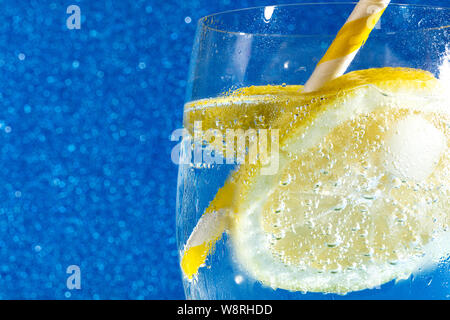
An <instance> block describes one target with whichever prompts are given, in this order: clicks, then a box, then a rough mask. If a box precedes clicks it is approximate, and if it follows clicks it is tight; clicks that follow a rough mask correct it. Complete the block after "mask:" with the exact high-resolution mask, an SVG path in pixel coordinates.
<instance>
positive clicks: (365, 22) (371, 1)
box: [303, 0, 390, 92]
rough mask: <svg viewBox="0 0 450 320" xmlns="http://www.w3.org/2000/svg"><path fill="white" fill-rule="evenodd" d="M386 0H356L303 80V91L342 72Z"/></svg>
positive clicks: (379, 15)
mask: <svg viewBox="0 0 450 320" xmlns="http://www.w3.org/2000/svg"><path fill="white" fill-rule="evenodd" d="M389 2H390V0H360V1H359V2H358V4H357V5H356V7H355V9H354V10H353V12H352V13H351V14H350V16H349V17H348V19H347V21H346V22H345V24H344V26H343V27H342V28H341V30H340V31H339V32H338V34H337V36H336V38H335V39H334V41H333V42H332V43H331V45H330V47H329V48H328V50H327V52H326V53H325V55H324V56H323V58H322V59H321V60H320V61H319V63H318V64H317V66H316V68H315V69H314V72H313V73H312V75H311V77H310V78H309V80H308V81H307V82H306V84H305V87H304V89H303V91H304V92H311V91H315V90H318V89H320V88H321V87H322V86H323V85H324V84H325V83H326V82H328V81H330V80H333V79H336V78H338V77H340V76H342V75H343V74H344V73H345V71H346V70H347V68H348V66H349V65H350V63H351V62H352V61H353V59H354V58H355V56H356V54H357V53H358V51H359V49H360V48H361V47H362V46H363V45H364V43H365V42H366V40H367V38H368V37H369V35H370V32H371V31H372V30H373V28H374V27H375V26H376V24H377V23H378V21H379V20H380V18H381V15H382V14H383V12H384V10H386V7H387V6H388V4H389Z"/></svg>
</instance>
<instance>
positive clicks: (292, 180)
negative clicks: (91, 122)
mask: <svg viewBox="0 0 450 320" xmlns="http://www.w3.org/2000/svg"><path fill="white" fill-rule="evenodd" d="M255 90H256V91H257V92H258V94H257V95H256V96H255V95H252V94H253V93H254V92H255ZM277 90H279V91H283V89H277ZM279 91H278V92H277V91H275V92H273V90H272V92H271V91H268V89H267V90H266V91H265V89H264V88H259V89H251V90H250V89H247V91H246V90H242V91H241V92H240V93H235V94H231V95H230V96H228V97H222V98H218V99H222V100H223V101H221V102H220V104H221V106H222V107H219V105H217V104H218V100H217V99H216V100H211V101H209V102H207V103H206V102H205V101H203V102H202V103H200V104H199V107H198V108H197V109H196V108H193V107H192V105H191V106H190V108H188V109H187V112H188V114H189V112H190V114H189V115H190V117H189V116H187V117H186V119H188V122H189V121H190V120H189V119H194V118H195V119H197V120H202V117H201V114H202V113H201V112H200V111H199V110H200V109H202V106H203V107H205V106H209V108H210V110H209V111H211V112H208V110H205V112H204V113H203V114H205V115H208V116H207V121H206V123H207V126H208V127H214V126H220V125H221V126H222V128H223V126H225V127H226V128H238V127H234V125H235V124H239V125H242V124H243V123H244V124H246V125H247V126H250V125H251V121H249V120H248V119H247V118H245V120H244V119H243V117H244V115H243V114H242V113H239V112H238V110H239V109H238V107H237V106H238V103H237V102H236V101H246V102H245V104H246V108H247V109H250V110H253V111H254V114H255V115H256V114H257V115H258V117H262V119H263V120H262V121H261V122H260V123H259V126H260V128H277V129H280V132H281V137H280V150H279V170H278V172H277V173H276V174H274V175H270V176H268V175H262V174H260V170H261V166H260V165H241V167H240V168H239V169H238V171H237V172H235V173H234V174H233V175H232V176H231V177H230V178H229V180H228V181H227V182H226V183H225V186H224V187H223V188H222V189H221V190H220V191H219V192H218V194H217V195H216V198H215V199H214V200H213V201H212V202H211V205H210V207H209V208H208V209H207V210H206V212H205V214H204V216H203V217H202V219H201V221H200V223H199V225H198V226H197V228H196V230H194V232H193V234H192V235H191V239H195V241H193V240H192V241H191V243H194V242H195V244H196V245H195V246H193V245H192V244H191V245H188V246H187V247H186V250H185V251H184V254H183V256H182V269H183V271H184V273H185V275H186V276H187V277H188V278H193V277H194V275H195V274H196V272H197V270H198V268H199V267H200V266H202V265H203V264H204V263H205V260H206V257H207V255H208V254H209V253H210V250H211V248H212V247H213V245H214V242H215V241H216V240H217V239H219V238H220V234H221V233H222V231H223V229H225V228H226V229H227V230H228V232H229V233H230V235H231V241H232V244H233V248H234V254H235V256H236V259H237V261H238V263H239V264H240V266H241V267H242V268H243V269H244V270H246V271H247V272H248V273H249V274H250V275H251V276H252V277H254V278H255V279H257V280H258V281H260V282H261V283H263V284H264V285H267V286H270V287H272V288H282V289H287V290H292V291H303V292H323V293H339V294H345V293H348V292H351V291H357V290H362V289H366V288H373V287H375V286H379V285H381V284H383V283H386V282H388V281H390V280H393V279H397V280H398V279H404V278H407V277H409V276H410V275H411V273H413V272H416V271H418V270H421V269H424V268H427V267H428V266H430V265H432V264H434V263H436V261H438V260H439V259H441V258H443V257H446V256H448V255H449V253H450V235H449V231H448V227H449V224H450V212H449V211H450V203H449V202H450V200H449V199H450V150H449V144H450V105H449V99H448V94H447V93H445V92H444V91H443V90H442V88H441V86H440V83H439V81H438V80H437V79H435V78H434V77H433V76H432V75H431V74H430V73H428V72H425V71H421V70H414V69H405V68H383V69H368V70H362V71H356V72H352V73H349V74H346V75H344V76H342V77H340V78H338V79H336V80H333V81H331V82H329V83H328V84H327V85H325V86H324V87H323V88H322V89H321V90H320V91H318V92H313V93H308V94H302V93H301V88H300V87H295V88H290V87H289V86H288V87H286V89H285V92H284V93H280V92H279ZM264 92H269V93H268V94H267V95H264V94H263V93H264ZM255 97H259V98H255ZM227 99H228V102H227ZM249 101H253V102H249ZM257 101H260V102H257ZM269 101H272V102H269ZM241 103H242V102H241ZM215 104H216V106H215ZM211 106H213V107H211ZM262 106H264V107H262ZM189 110H190V111H189ZM193 110H196V111H195V112H194V111H193ZM215 110H217V111H215ZM219 110H222V112H221V113H219ZM276 110H278V111H276ZM279 110H282V112H279ZM227 111H229V112H228V113H227ZM199 112H200V113H199ZM214 114H217V115H220V117H221V118H222V119H226V121H222V122H221V121H218V122H213V121H211V120H210V119H212V117H213V115H214ZM232 118H235V119H236V121H231V119H232ZM219 213H220V214H219ZM214 216H220V217H225V216H226V217H227V222H226V223H222V222H223V221H224V220H220V221H221V224H220V225H221V227H217V226H218V224H217V223H210V224H208V223H207V221H214V220H215V219H213V218H212V217H214ZM207 217H208V218H207ZM202 221H203V222H202ZM205 221H206V222H205ZM200 229H202V230H200ZM205 230H214V232H212V233H211V232H209V233H208V232H206V231H205ZM208 234H209V235H208ZM203 235H204V236H203ZM192 248H195V249H192ZM194 253H195V254H194Z"/></svg>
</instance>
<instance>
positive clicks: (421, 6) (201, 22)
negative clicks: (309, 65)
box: [197, 1, 450, 38]
mask: <svg viewBox="0 0 450 320" xmlns="http://www.w3.org/2000/svg"><path fill="white" fill-rule="evenodd" d="M357 3H358V2H357V1H356V2H355V1H343V2H305V3H288V4H278V5H276V4H275V5H266V6H255V7H248V8H239V9H233V10H226V11H220V12H216V13H212V14H209V15H206V16H204V17H202V18H200V19H199V20H198V21H197V25H199V26H202V27H205V28H206V29H208V30H210V31H212V32H218V33H223V34H230V35H239V36H259V37H287V38H303V37H305V38H306V37H318V36H322V37H334V36H336V34H301V33H299V34H277V33H250V32H239V31H229V30H221V29H217V28H213V27H211V26H209V25H208V24H207V23H206V22H207V20H208V19H210V18H215V17H219V16H222V15H227V14H233V13H240V12H245V11H252V10H262V9H264V8H267V7H274V8H280V7H303V6H304V7H319V6H326V5H329V6H343V5H356V4H357ZM389 7H396V8H401V7H407V8H414V9H429V10H439V11H445V12H450V7H443V6H433V5H424V4H403V3H390V4H389ZM449 28H450V21H449V25H442V26H436V27H430V28H418V29H415V30H410V31H405V30H402V31H395V32H389V33H386V34H389V35H395V34H397V33H402V34H404V33H410V32H418V31H429V30H439V29H449Z"/></svg>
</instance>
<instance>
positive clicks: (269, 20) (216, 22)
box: [176, 3, 450, 299]
mask: <svg viewBox="0 0 450 320" xmlns="http://www.w3.org/2000/svg"><path fill="white" fill-rule="evenodd" d="M354 6H355V3H333V4H331V3H327V4H295V5H280V6H266V7H257V8H250V9H242V10H235V11H228V12H223V13H218V14H213V15H210V16H207V17H204V18H202V19H200V20H199V22H198V26H197V32H196V36H195V41H194V45H193V52H192V56H191V64H190V71H189V78H188V85H187V96H186V105H185V123H186V122H187V121H188V119H187V118H188V113H189V112H192V108H194V107H193V106H195V108H197V111H198V112H201V114H202V117H204V118H207V117H208V113H209V112H212V111H211V110H212V109H211V110H210V108H208V107H207V106H206V105H207V103H206V104H202V103H201V101H208V99H214V98H217V97H226V96H227V93H229V92H231V91H233V90H236V89H239V88H246V87H251V86H266V85H272V86H281V87H286V86H296V85H302V84H304V83H305V82H306V81H307V80H308V78H309V76H310V75H311V74H312V72H313V70H314V68H315V66H316V65H317V63H318V62H319V60H320V59H321V57H322V56H323V55H324V53H325V51H326V50H327V48H328V47H329V46H330V44H331V42H332V41H333V39H334V38H335V36H336V34H337V32H338V31H339V29H340V27H341V26H342V25H344V23H345V21H346V19H347V17H348V16H349V14H350V12H351V11H352V9H353V8H354ZM449 18H450V10H449V9H447V8H438V7H429V6H420V5H400V4H391V5H389V7H388V8H387V9H386V11H385V13H384V14H383V16H382V18H381V20H380V21H379V22H378V24H377V25H376V26H375V28H374V30H373V31H372V33H371V35H370V37H369V39H368V40H367V42H366V43H365V44H364V46H363V47H362V48H361V50H360V51H359V53H358V54H357V55H356V57H355V59H354V60H353V62H352V63H351V65H350V68H349V69H348V70H347V72H351V71H354V70H361V69H368V68H382V67H408V68H417V69H422V70H426V71H429V72H431V73H432V74H433V75H434V76H435V77H437V78H440V79H441V80H442V81H443V82H445V83H447V84H448V79H449V77H450V67H449V65H450V64H449V62H448V59H449V39H450V29H449V28H448V25H449V24H450V19H449ZM446 79H447V80H446ZM447 92H448V91H447ZM449 99H450V96H447V101H448V100H449ZM202 105H203V106H204V107H202ZM215 107H216V108H215V109H214V110H215V111H214V112H215V113H212V114H211V117H212V118H213V119H212V121H214V117H216V116H217V108H218V107H219V108H220V104H219V103H216V105H215ZM272 107H273V106H272ZM280 108H281V106H280ZM223 109H224V112H227V110H226V109H227V106H226V105H223ZM245 112H247V109H245V108H243V109H242V113H245ZM248 117H255V115H254V114H249V115H248ZM251 120H252V121H250V122H254V123H257V122H258V121H259V120H260V119H259V118H258V119H257V118H255V119H251ZM202 147H203V148H205V147H206V146H205V145H204V144H202ZM186 148H189V147H186ZM192 148H195V147H192ZM184 151H185V152H186V150H184ZM187 151H188V152H190V151H192V150H187ZM238 167H239V164H212V165H211V164H198V163H197V164H193V163H184V164H180V165H179V176H178V187H177V205H176V207H177V212H176V224H177V241H178V249H179V252H180V257H181V256H182V255H183V252H184V250H185V245H186V243H187V241H188V239H189V237H190V235H191V233H192V232H193V230H194V228H195V227H196V225H197V223H198V221H199V219H200V218H201V216H202V215H203V213H204V212H205V210H206V208H208V206H209V205H210V203H211V201H212V200H213V199H214V197H215V196H216V193H217V192H218V190H219V189H220V188H221V187H223V186H224V184H225V183H226V180H227V178H228V177H229V176H230V174H232V172H234V171H236V170H237V169H238ZM237 197H239V195H237ZM445 209H446V211H447V215H448V214H450V208H448V207H446V208H445ZM237 214H239V213H237ZM256 249H257V248H255V250H256ZM183 283H184V289H185V294H186V297H187V298H188V299H449V298H450V284H449V283H450V262H449V259H448V255H447V254H443V257H442V259H440V260H439V262H437V263H435V264H434V265H433V267H432V268H428V269H427V270H420V271H416V272H413V273H412V274H411V275H410V276H409V277H408V278H407V279H393V280H391V281H388V282H387V283H383V284H382V285H380V286H377V287H374V288H366V289H362V290H357V291H351V292H347V293H346V294H341V293H333V292H300V291H296V290H292V289H291V290H286V289H282V288H276V287H275V288H273V287H271V286H270V285H267V284H264V283H262V282H261V281H259V279H257V278H255V277H254V276H252V275H251V273H249V272H248V270H246V269H245V267H243V266H242V265H241V264H240V263H239V261H238V259H237V258H236V256H235V248H234V247H233V241H232V234H231V233H229V232H224V233H223V235H222V236H221V238H220V239H219V240H218V241H217V243H215V245H214V249H213V250H212V251H211V253H210V254H209V255H208V257H207V259H206V261H205V263H204V265H203V266H202V267H201V268H200V269H199V270H198V274H196V275H195V276H194V277H193V279H188V278H187V277H186V276H185V275H183Z"/></svg>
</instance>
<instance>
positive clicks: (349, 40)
mask: <svg viewBox="0 0 450 320" xmlns="http://www.w3.org/2000/svg"><path fill="white" fill-rule="evenodd" d="M384 10H386V9H383V10H382V11H379V12H377V13H375V14H373V15H371V16H368V17H364V18H360V19H357V20H353V21H350V22H347V23H346V24H345V25H344V26H343V27H342V29H341V30H340V31H339V33H338V34H337V36H336V39H334V41H333V43H332V44H331V46H330V47H329V48H328V51H327V52H326V53H325V55H324V56H323V58H322V59H321V60H320V62H319V64H321V63H324V62H326V61H330V60H334V59H338V58H342V57H345V56H347V55H349V54H351V53H353V52H355V51H357V50H358V49H359V48H361V47H362V46H363V45H364V43H365V42H366V40H367V38H369V35H370V32H372V30H373V28H374V27H375V25H376V23H377V22H378V20H379V19H380V18H381V16H382V15H383V12H384Z"/></svg>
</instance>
